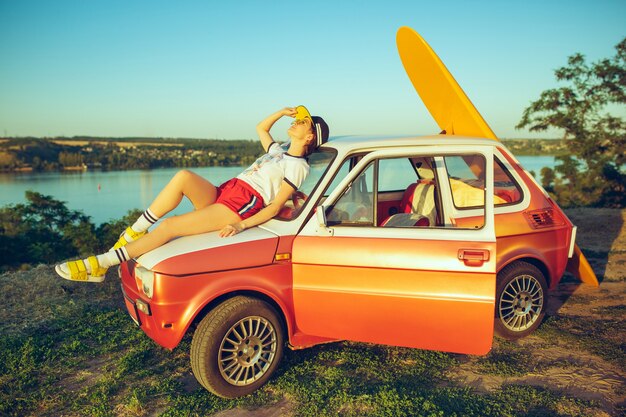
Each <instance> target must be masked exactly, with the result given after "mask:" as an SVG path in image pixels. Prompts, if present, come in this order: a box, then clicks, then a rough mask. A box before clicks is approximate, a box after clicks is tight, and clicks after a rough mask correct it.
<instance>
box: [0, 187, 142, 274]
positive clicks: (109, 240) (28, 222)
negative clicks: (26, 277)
mask: <svg viewBox="0 0 626 417" xmlns="http://www.w3.org/2000/svg"><path fill="white" fill-rule="evenodd" d="M26 200H27V203H25V204H11V205H8V206H5V207H2V208H0V270H7V269H17V268H20V267H22V266H23V265H24V264H38V263H46V264H50V263H55V262H57V261H60V260H64V259H69V258H73V257H79V256H81V257H82V256H87V255H92V254H94V253H100V252H104V251H106V250H108V249H109V248H110V247H111V245H113V243H114V242H115V241H116V240H117V238H118V236H119V234H120V233H121V232H122V231H123V230H124V228H125V227H126V226H127V225H128V224H131V223H132V222H133V221H134V220H135V219H136V218H137V217H138V216H139V214H141V212H140V211H139V210H133V211H130V212H129V213H128V214H127V215H126V216H125V217H124V218H122V219H120V220H115V221H112V222H110V223H103V224H101V225H100V226H98V227H96V226H95V225H94V224H93V223H91V219H90V217H89V216H87V215H85V214H83V213H82V212H80V211H75V210H69V209H68V208H67V207H66V206H65V203H63V202H62V201H58V200H55V199H53V198H52V197H51V196H46V195H43V194H40V193H36V192H33V191H27V192H26Z"/></svg>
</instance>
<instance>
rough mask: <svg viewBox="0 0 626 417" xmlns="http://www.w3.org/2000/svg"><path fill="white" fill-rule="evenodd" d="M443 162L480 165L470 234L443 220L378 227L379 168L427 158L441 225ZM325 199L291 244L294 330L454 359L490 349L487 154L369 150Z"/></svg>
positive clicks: (445, 188)
mask: <svg viewBox="0 0 626 417" xmlns="http://www.w3.org/2000/svg"><path fill="white" fill-rule="evenodd" d="M446 155H462V156H466V157H468V158H469V157H474V158H475V159H476V160H480V161H482V169H483V171H484V174H483V175H484V181H483V184H486V188H485V187H484V186H483V188H482V189H478V190H474V193H475V194H482V195H483V196H484V199H483V202H482V207H481V208H482V211H481V216H480V217H481V220H480V221H479V223H478V224H474V225H472V226H471V227H469V228H464V227H457V226H456V225H454V224H452V223H450V222H445V221H442V222H441V223H438V224H431V225H430V226H428V227H418V226H413V225H408V226H407V225H404V226H400V227H382V226H379V225H378V222H377V221H376V218H377V213H376V207H377V199H378V194H377V193H378V188H377V185H378V178H379V175H380V172H379V170H378V168H379V166H380V164H379V162H380V161H381V160H383V159H389V158H413V157H418V158H431V159H432V161H434V166H435V167H436V168H435V171H436V173H435V178H434V179H435V192H434V193H432V195H433V197H434V198H436V199H437V200H438V203H437V204H436V205H437V210H438V211H439V212H438V213H437V217H438V218H441V219H445V218H446V213H445V210H446V209H445V207H444V205H443V204H441V201H448V200H450V196H449V195H446V193H448V194H449V193H450V192H451V186H450V181H452V180H453V179H451V178H449V177H448V175H447V171H446V167H445V162H444V157H445V156H446ZM328 193H329V195H328V198H327V199H326V200H325V202H324V205H323V206H319V207H317V209H316V210H317V211H318V212H319V213H318V214H317V215H316V216H313V217H312V218H311V219H310V220H309V221H308V222H307V223H306V224H305V226H304V228H303V229H302V231H301V233H300V234H299V235H298V236H297V237H296V238H295V240H294V245H293V252H292V260H293V297H294V310H295V317H296V324H297V327H298V328H299V330H300V331H303V332H304V333H307V334H310V335H315V336H322V337H328V338H335V339H343V340H354V341H361V342H372V343H381V344H389V345H398V346H407V347H414V348H422V349H433V350H442V351H450V352H459V353H472V354H484V353H486V352H488V351H489V349H490V347H491V343H492V337H493V314H494V294H495V285H496V273H495V264H496V253H495V250H496V244H495V233H494V223H493V221H494V219H493V154H492V148H491V147H489V146H472V147H469V146H458V145H457V146H454V148H451V147H449V146H433V147H424V146H422V147H409V148H402V149H395V150H384V151H376V152H372V153H369V154H367V155H365V156H364V157H363V158H362V159H361V161H360V162H359V163H358V164H357V165H356V166H355V167H354V168H353V169H352V170H351V171H350V173H349V174H348V176H347V177H346V178H345V179H344V180H343V181H341V182H340V183H339V185H338V186H337V187H336V188H335V189H334V190H329V191H328ZM442 193H443V194H442ZM442 197H443V198H442ZM474 209H475V208H474ZM398 215H405V217H407V218H409V217H411V216H413V217H415V218H418V217H420V215H419V214H417V213H403V214H398ZM324 218H325V219H324ZM391 223H394V224H396V223H397V222H391Z"/></svg>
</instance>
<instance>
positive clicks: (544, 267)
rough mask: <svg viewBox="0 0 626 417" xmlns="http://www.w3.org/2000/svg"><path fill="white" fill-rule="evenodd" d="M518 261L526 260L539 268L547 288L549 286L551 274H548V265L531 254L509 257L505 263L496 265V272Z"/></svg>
mask: <svg viewBox="0 0 626 417" xmlns="http://www.w3.org/2000/svg"><path fill="white" fill-rule="evenodd" d="M518 262H526V263H529V264H531V265H533V266H535V267H536V268H537V269H539V270H540V271H541V273H542V274H543V276H544V278H545V279H546V284H547V286H548V288H550V285H551V282H552V276H551V274H550V270H549V269H548V266H547V265H546V264H545V263H544V262H543V261H542V260H541V259H539V258H535V257H532V256H520V257H518V258H511V259H509V260H508V261H507V262H506V263H504V264H502V265H500V266H499V267H498V271H497V274H499V273H500V272H502V270H503V269H504V268H506V267H507V266H509V265H513V264H515V263H518Z"/></svg>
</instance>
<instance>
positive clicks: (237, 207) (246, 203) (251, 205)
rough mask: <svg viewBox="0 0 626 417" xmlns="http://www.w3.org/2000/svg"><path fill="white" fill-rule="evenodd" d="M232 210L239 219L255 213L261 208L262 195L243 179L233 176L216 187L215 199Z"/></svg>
mask: <svg viewBox="0 0 626 417" xmlns="http://www.w3.org/2000/svg"><path fill="white" fill-rule="evenodd" d="M215 202H216V203H220V204H223V205H225V206H226V207H228V208H229V209H231V210H232V211H234V212H235V213H237V214H238V215H239V217H241V220H243V219H247V218H248V217H250V216H253V215H255V214H256V213H258V212H259V210H261V209H262V208H263V197H261V195H259V193H258V192H257V191H256V190H255V189H254V188H252V187H251V186H250V185H248V184H247V183H246V182H245V181H242V180H239V179H237V178H233V179H231V180H228V181H226V182H225V183H224V184H222V185H220V186H219V187H217V200H215Z"/></svg>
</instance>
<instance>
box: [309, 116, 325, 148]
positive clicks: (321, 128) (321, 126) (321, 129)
mask: <svg viewBox="0 0 626 417" xmlns="http://www.w3.org/2000/svg"><path fill="white" fill-rule="evenodd" d="M311 120H313V126H314V127H315V128H314V129H313V131H314V132H315V138H316V140H317V146H320V145H321V144H323V143H326V142H328V134H329V133H330V131H329V129H328V124H326V122H325V121H324V119H322V118H321V117H319V116H312V117H311Z"/></svg>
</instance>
